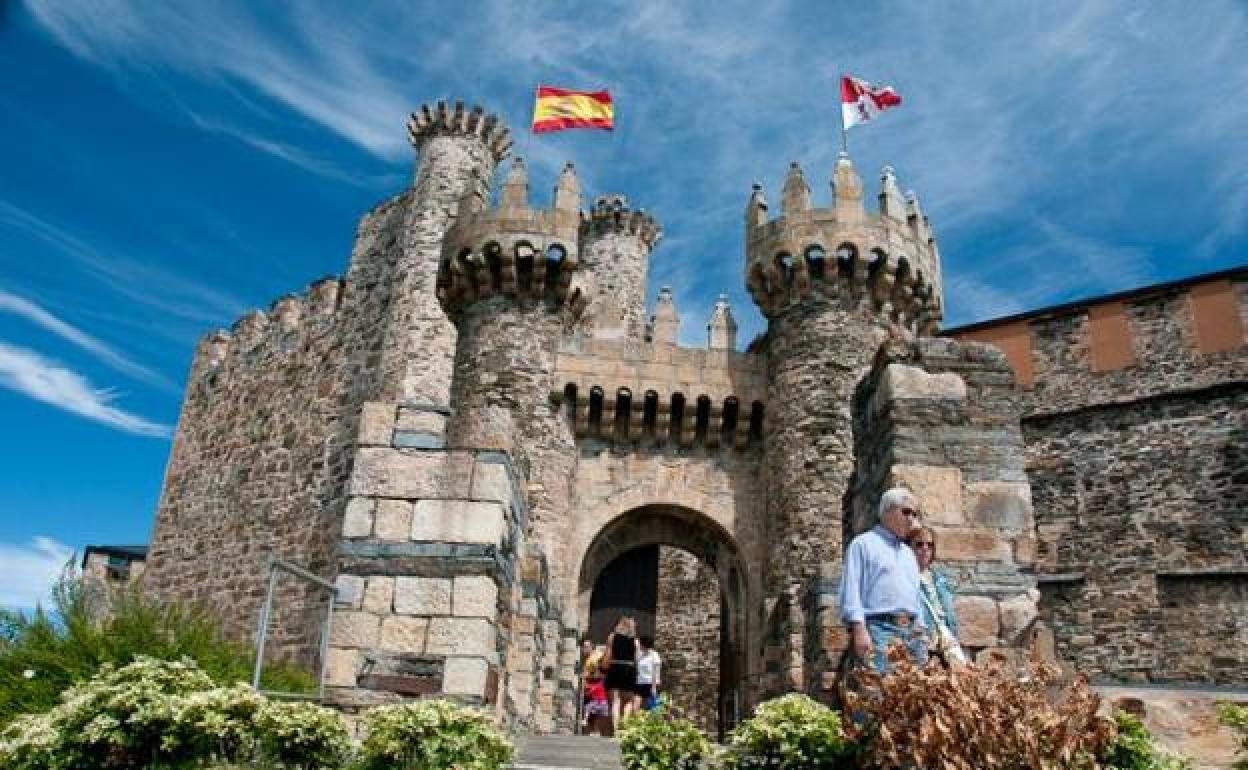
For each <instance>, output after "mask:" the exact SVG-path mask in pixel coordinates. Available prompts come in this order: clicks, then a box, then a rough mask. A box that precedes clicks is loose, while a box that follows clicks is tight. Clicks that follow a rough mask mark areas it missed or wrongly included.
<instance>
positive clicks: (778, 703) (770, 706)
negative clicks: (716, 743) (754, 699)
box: [729, 695, 853, 770]
mask: <svg viewBox="0 0 1248 770" xmlns="http://www.w3.org/2000/svg"><path fill="white" fill-rule="evenodd" d="M730 748H731V753H730V754H729V763H730V765H731V766H732V767H735V768H739V769H740V770H754V769H755V768H784V769H785V770H830V768H835V767H850V766H852V765H851V763H850V755H851V753H852V749H853V747H852V745H851V744H850V742H849V741H847V740H846V738H845V733H844V731H843V730H842V729H841V717H840V715H839V714H838V713H837V712H836V711H833V710H832V709H830V708H828V707H827V706H824V705H822V704H820V703H817V702H816V701H814V700H811V699H810V698H808V697H806V696H805V695H785V696H783V697H780V698H775V699H774V700H769V701H767V702H766V703H763V704H762V705H761V706H759V707H758V709H757V710H756V711H755V712H754V716H753V717H751V718H750V719H748V720H746V721H745V722H743V723H742V724H741V725H739V726H738V727H737V729H735V730H733V731H732V738H731V741H730Z"/></svg>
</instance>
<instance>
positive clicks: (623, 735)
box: [616, 708, 711, 770]
mask: <svg viewBox="0 0 1248 770" xmlns="http://www.w3.org/2000/svg"><path fill="white" fill-rule="evenodd" d="M616 735H617V737H618V738H619V741H620V755H621V758H622V759H623V761H624V767H626V768H628V770H694V768H696V767H698V763H699V762H701V761H702V760H703V759H706V758H707V757H708V756H709V755H710V753H711V742H710V741H709V740H707V737H706V736H705V735H703V734H702V732H701V731H700V730H698V728H697V727H695V726H694V724H693V723H692V722H690V721H689V720H687V719H680V718H676V717H673V716H671V715H670V714H669V713H668V712H667V710H666V709H662V708H660V709H655V710H653V711H643V712H641V713H639V714H636V715H634V716H630V717H628V718H627V719H625V720H623V721H622V722H621V723H620V728H619V730H617V731H616Z"/></svg>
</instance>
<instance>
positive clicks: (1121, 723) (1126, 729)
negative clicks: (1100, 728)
mask: <svg viewBox="0 0 1248 770" xmlns="http://www.w3.org/2000/svg"><path fill="white" fill-rule="evenodd" d="M1114 724H1115V726H1116V727H1117V728H1118V734H1117V735H1116V736H1115V737H1114V739H1113V741H1112V742H1110V744H1109V746H1108V748H1107V749H1106V751H1105V753H1104V755H1102V757H1101V763H1102V765H1103V766H1104V767H1105V770H1186V769H1187V768H1190V767H1191V766H1192V763H1191V761H1190V760H1186V759H1183V758H1182V757H1176V756H1173V755H1171V754H1168V753H1166V752H1164V751H1161V750H1160V749H1158V748H1157V745H1156V744H1155V743H1154V742H1153V736H1152V734H1151V733H1149V731H1148V728H1147V727H1145V726H1144V723H1143V722H1141V721H1140V720H1139V718H1138V717H1135V716H1134V715H1132V714H1129V713H1127V712H1126V711H1119V712H1118V713H1116V714H1114Z"/></svg>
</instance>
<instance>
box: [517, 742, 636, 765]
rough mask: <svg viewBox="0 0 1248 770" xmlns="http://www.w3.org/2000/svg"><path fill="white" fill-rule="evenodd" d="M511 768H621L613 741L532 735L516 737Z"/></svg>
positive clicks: (618, 750) (617, 747) (617, 749)
mask: <svg viewBox="0 0 1248 770" xmlns="http://www.w3.org/2000/svg"><path fill="white" fill-rule="evenodd" d="M517 744H518V745H517V751H516V761H515V764H513V765H512V766H511V767H512V769H513V770H623V765H621V764H620V749H619V746H618V745H616V743H615V742H614V741H611V740H609V739H607V738H599V737H596V736H591V735H532V736H525V737H523V738H520V739H518V740H517Z"/></svg>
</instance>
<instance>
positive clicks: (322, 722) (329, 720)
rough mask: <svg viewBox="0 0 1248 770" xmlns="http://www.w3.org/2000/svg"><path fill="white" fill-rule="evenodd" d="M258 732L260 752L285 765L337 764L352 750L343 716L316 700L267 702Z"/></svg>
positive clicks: (258, 718) (326, 765)
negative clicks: (310, 701) (317, 703)
mask: <svg viewBox="0 0 1248 770" xmlns="http://www.w3.org/2000/svg"><path fill="white" fill-rule="evenodd" d="M255 732H256V736H257V740H258V742H259V746H260V755H261V756H262V757H264V758H265V759H266V760H268V761H270V762H273V763H276V764H279V765H281V766H283V767H300V768H314V767H337V766H339V765H340V764H342V762H343V760H344V759H345V758H346V757H347V755H348V754H349V753H350V751H351V734H350V732H349V731H348V730H347V725H346V723H345V722H343V720H342V717H341V716H339V714H338V712H336V711H334V710H332V709H327V708H325V707H323V706H317V705H316V704H313V703H283V702H280V701H268V702H265V703H264V704H262V705H261V706H260V710H259V711H258V712H257V713H256V721H255Z"/></svg>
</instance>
